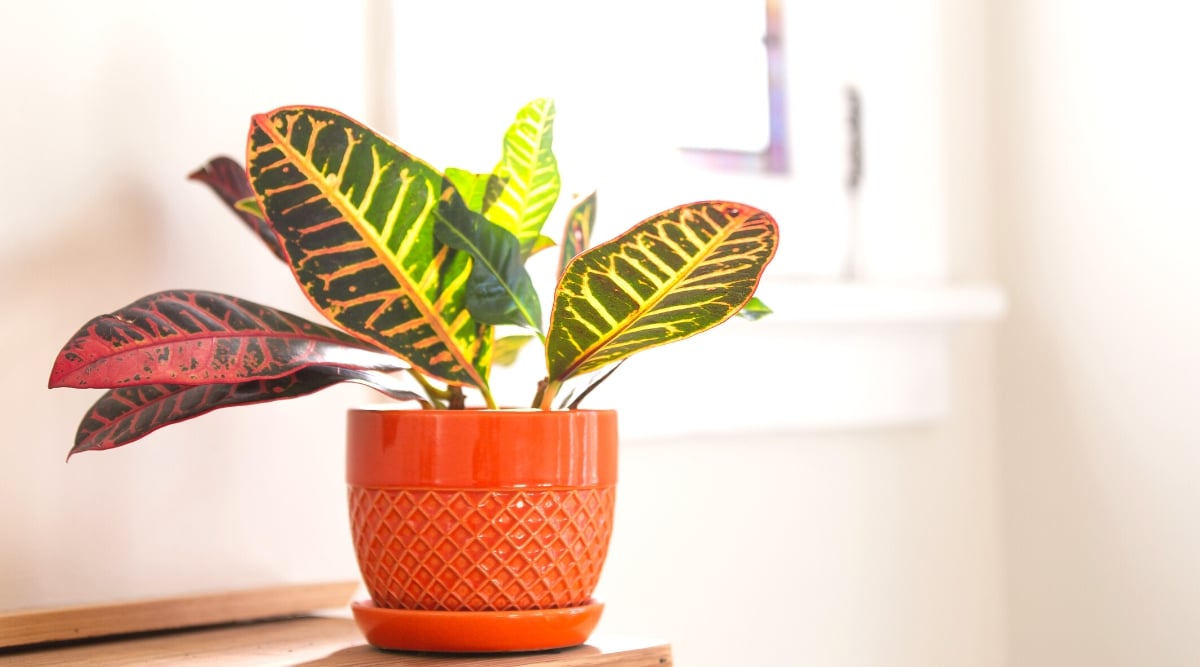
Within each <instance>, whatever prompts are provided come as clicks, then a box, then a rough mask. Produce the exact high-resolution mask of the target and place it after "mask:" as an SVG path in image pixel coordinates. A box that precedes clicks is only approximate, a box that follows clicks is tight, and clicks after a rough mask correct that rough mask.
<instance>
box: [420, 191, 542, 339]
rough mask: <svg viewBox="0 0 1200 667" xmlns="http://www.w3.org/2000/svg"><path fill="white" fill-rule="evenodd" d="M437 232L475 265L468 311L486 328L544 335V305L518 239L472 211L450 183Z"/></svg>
mask: <svg viewBox="0 0 1200 667" xmlns="http://www.w3.org/2000/svg"><path fill="white" fill-rule="evenodd" d="M437 216H438V224H437V226H436V227H435V229H434V233H435V234H436V236H437V238H438V240H439V241H441V242H442V243H445V244H446V245H448V246H450V247H452V248H457V249H459V250H463V251H466V252H468V253H470V254H471V258H472V259H473V260H474V261H473V262H472V264H471V277H470V281H469V282H468V285H467V308H468V309H469V310H470V311H471V315H472V316H473V317H474V318H475V319H477V320H479V321H480V322H486V323H487V324H493V325H495V324H515V325H517V326H523V327H529V328H531V329H536V330H538V331H541V329H542V304H541V302H540V301H539V299H538V295H537V292H536V291H535V290H534V289H533V280H532V279H531V278H530V277H529V272H528V271H526V270H525V265H524V263H523V262H522V261H521V247H520V244H518V243H517V237H515V236H513V235H512V234H511V233H509V232H508V231H506V230H504V229H501V228H500V227H497V226H496V225H493V224H492V223H490V222H488V221H487V218H485V217H483V216H482V215H480V214H478V213H476V212H474V211H472V210H470V209H468V208H467V206H466V203H465V202H464V201H463V198H462V197H460V196H459V194H458V191H457V190H456V189H455V187H454V185H453V184H452V183H451V182H450V181H449V179H447V181H446V183H445V186H444V189H443V190H442V197H441V200H440V202H439V203H438V208H437Z"/></svg>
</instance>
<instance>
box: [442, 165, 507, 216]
mask: <svg viewBox="0 0 1200 667" xmlns="http://www.w3.org/2000/svg"><path fill="white" fill-rule="evenodd" d="M446 178H447V179H449V181H450V182H451V183H453V184H454V189H455V190H458V193H459V195H460V196H462V199H463V201H464V202H466V204H467V208H469V209H471V210H472V211H475V212H476V213H483V210H484V208H486V207H487V206H488V205H490V203H491V200H492V199H494V198H495V197H490V198H489V193H493V194H498V193H499V192H500V190H502V189H503V188H504V181H503V180H502V179H501V178H500V177H499V176H496V175H495V174H476V173H472V172H470V171H467V170H466V169H459V168H457V167H450V168H448V169H446Z"/></svg>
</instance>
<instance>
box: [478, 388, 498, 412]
mask: <svg viewBox="0 0 1200 667" xmlns="http://www.w3.org/2000/svg"><path fill="white" fill-rule="evenodd" d="M479 393H481V394H483V400H484V402H485V403H486V404H487V407H488V409H489V410H495V409H496V399H494V398H492V390H491V388H489V387H487V386H483V387H480V388H479Z"/></svg>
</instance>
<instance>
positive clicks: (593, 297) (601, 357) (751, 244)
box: [543, 201, 779, 405]
mask: <svg viewBox="0 0 1200 667" xmlns="http://www.w3.org/2000/svg"><path fill="white" fill-rule="evenodd" d="M778 236H779V228H778V226H777V225H776V223H775V220H774V219H772V218H771V216H770V215H768V214H767V213H765V212H763V211H760V210H758V209H756V208H754V207H751V206H747V205H745V204H735V203H732V202H724V201H708V202H697V203H694V204H688V205H685V206H680V207H677V208H673V209H671V210H668V211H664V212H662V213H659V214H658V215H655V216H653V217H651V218H649V219H647V220H645V221H643V222H641V223H640V224H638V225H636V226H635V227H633V228H632V229H630V230H629V231H628V232H626V233H625V234H622V235H621V236H619V237H617V238H616V239H613V240H612V241H609V242H608V243H605V244H602V245H599V246H596V247H595V248H592V249H591V250H588V251H586V252H584V253H583V254H581V255H579V256H577V257H576V258H575V259H574V260H573V261H572V262H571V263H570V264H569V265H568V266H567V268H566V271H565V272H564V273H563V276H562V279H561V280H560V281H559V286H558V290H557V291H556V295H555V300H554V310H553V312H552V314H551V316H550V333H549V336H548V338H547V366H548V369H549V373H550V382H549V384H550V389H549V391H547V392H546V394H547V396H545V397H544V398H545V401H544V402H543V405H545V404H546V402H548V400H549V397H552V396H553V393H554V391H555V390H556V389H557V385H558V384H561V383H562V382H563V381H564V380H566V379H567V378H569V377H571V376H573V375H577V374H579V373H586V372H589V371H593V370H596V369H598V368H600V367H602V366H605V365H607V364H610V363H612V362H615V361H619V360H621V359H624V358H625V357H628V356H629V355H631V354H633V353H634V352H637V351H639V350H642V349H645V348H648V347H652V346H655V345H661V344H663V343H667V342H670V341H673V340H678V339H681V338H686V337H688V336H691V335H694V334H697V333H699V332H701V331H704V330H706V329H709V328H711V327H713V326H716V325H717V324H720V323H721V322H723V321H725V320H726V319H728V318H729V317H732V316H733V315H735V314H736V313H737V312H738V311H739V310H740V309H741V308H742V306H743V305H745V304H746V302H747V301H749V300H750V298H751V297H752V296H753V294H754V290H755V288H756V287H757V286H758V281H759V278H760V277H761V275H762V272H763V269H764V268H765V267H766V265H767V263H768V262H769V261H770V260H771V257H772V256H773V255H774V254H775V246H776V243H777V241H778Z"/></svg>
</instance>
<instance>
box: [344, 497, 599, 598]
mask: <svg viewBox="0 0 1200 667" xmlns="http://www.w3.org/2000/svg"><path fill="white" fill-rule="evenodd" d="M615 499H616V492H615V489H614V488H613V487H603V488H571V489H559V488H555V489H537V490H514V489H504V490H491V491H487V490H484V491H480V490H463V491H453V490H429V489H370V488H362V487H356V486H351V487H350V518H351V524H352V527H353V531H354V547H355V550H356V551H357V553H358V562H359V568H360V569H361V571H362V574H363V579H364V581H365V582H366V584H367V589H368V590H369V591H370V593H371V598H372V599H373V600H374V601H375V603H376V604H378V605H380V606H382V607H389V608H392V609H424V610H442V611H472V610H474V611H480V610H491V611H508V610H519V609H551V608H556V607H572V606H578V605H581V604H584V603H585V602H586V601H587V600H588V599H589V598H591V596H592V591H593V590H594V589H595V587H596V582H597V581H598V580H599V578H600V569H601V567H602V566H603V565H604V558H605V556H606V555H607V553H608V541H609V537H610V536H611V534H612V512H613V504H614V501H615Z"/></svg>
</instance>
